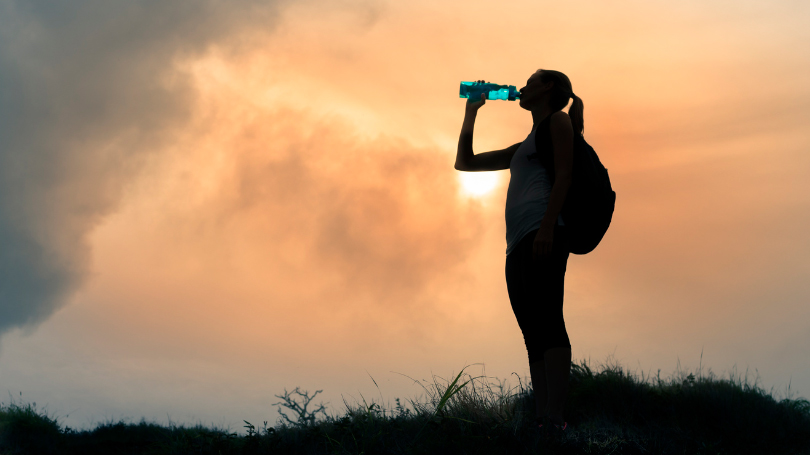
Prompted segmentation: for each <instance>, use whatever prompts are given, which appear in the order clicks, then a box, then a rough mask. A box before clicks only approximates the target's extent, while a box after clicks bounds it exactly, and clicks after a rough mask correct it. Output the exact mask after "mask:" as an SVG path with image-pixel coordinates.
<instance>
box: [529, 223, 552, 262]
mask: <svg viewBox="0 0 810 455" xmlns="http://www.w3.org/2000/svg"><path fill="white" fill-rule="evenodd" d="M553 245H554V227H552V228H550V229H549V228H546V227H543V226H540V229H539V230H538V231H537V235H535V236H534V244H533V245H532V259H533V260H535V261H536V260H538V259H539V258H540V256H545V255H547V254H550V253H551V248H552V246H553Z"/></svg>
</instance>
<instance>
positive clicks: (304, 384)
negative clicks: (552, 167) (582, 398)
mask: <svg viewBox="0 0 810 455" xmlns="http://www.w3.org/2000/svg"><path fill="white" fill-rule="evenodd" d="M242 6H244V7H245V8H247V6H245V5H242ZM242 6H240V7H242ZM20 11H22V8H20V9H19V10H18V11H17V12H16V13H17V14H18V16H17V18H18V19H19V23H21V24H22V23H25V22H24V21H25V20H31V21H32V20H33V19H30V16H26V15H24V14H23V13H22V12H20ZM146 13H148V11H146V12H144V14H146ZM809 13H810V9H809V8H808V7H807V6H805V5H804V4H803V3H799V2H783V3H781V4H780V5H778V6H774V5H765V4H764V3H755V2H715V3H713V4H712V5H706V4H704V3H703V2H697V1H690V2H678V4H668V5H663V4H660V3H649V2H641V1H638V2H628V3H626V4H624V6H623V7H622V8H621V9H618V8H615V7H609V6H608V5H606V4H603V3H602V2H586V1H582V2H567V3H564V4H551V3H542V2H523V3H521V2H516V3H514V4H509V5H504V6H501V7H499V8H497V9H495V10H493V7H492V5H491V3H484V2H463V3H461V2H458V3H453V2H440V3H436V2H427V1H415V2H372V1H368V2H360V1H346V2H317V1H308V2H301V3H296V4H288V3H284V4H281V3H279V4H278V7H277V9H272V10H271V11H270V12H268V13H267V14H268V17H270V18H271V19H272V20H268V21H266V22H263V21H261V20H257V19H255V18H251V17H250V15H244V16H243V15H239V14H236V13H234V14H233V15H232V16H227V17H222V15H220V14H217V12H216V11H213V12H211V11H208V12H203V13H199V14H200V15H201V16H200V17H203V18H205V19H206V20H203V21H199V23H200V25H199V27H201V28H205V27H209V28H211V29H212V30H214V29H216V30H218V31H217V33H213V32H211V33H210V34H205V33H204V30H203V31H199V30H196V29H194V31H190V32H188V35H186V34H183V33H178V34H177V35H172V36H173V37H174V38H173V41H172V40H169V41H167V43H168V44H166V46H168V47H170V48H171V49H174V51H173V52H169V51H168V50H166V49H163V48H162V47H159V46H156V45H155V46H152V45H151V44H149V45H148V44H144V42H145V41H139V40H133V41H132V42H133V45H132V46H130V47H131V48H133V49H135V50H132V49H130V48H128V47H127V46H126V43H117V42H113V43H112V44H109V45H107V46H109V48H110V49H113V50H116V49H118V48H117V47H116V46H121V48H122V49H125V51H122V52H130V53H134V52H135V51H139V50H142V52H141V53H139V54H137V55H138V58H139V59H138V60H134V63H131V62H127V61H125V60H126V59H122V60H121V61H122V63H121V65H122V66H121V68H118V67H114V68H113V69H109V70H108V72H107V73H104V75H103V76H94V75H93V74H92V73H93V72H91V71H89V70H88V71H87V74H88V75H89V76H88V77H96V78H98V80H99V81H101V82H103V83H107V82H109V86H110V87H111V88H112V89H116V91H117V92H120V93H122V94H121V95H120V96H119V95H116V96H117V97H118V98H116V99H115V100H110V99H109V98H99V99H98V100H97V101H98V103H100V105H101V106H102V107H104V109H102V110H101V111H103V112H105V114H104V115H103V116H102V114H93V115H96V117H91V118H93V119H97V120H100V121H99V122H98V123H97V124H96V123H94V126H93V127H92V128H89V127H87V130H86V132H85V133H82V135H81V137H80V138H81V150H82V151H83V152H82V153H85V154H84V155H76V156H79V157H81V156H86V157H87V158H86V159H84V161H82V160H81V159H80V160H79V161H75V160H74V161H70V162H69V163H71V164H65V165H64V167H63V168H62V169H68V170H65V171H64V172H65V174H64V175H65V176H66V177H64V179H63V180H59V182H64V183H59V185H56V184H53V185H52V186H49V187H48V188H57V189H58V191H59V192H58V194H59V195H60V196H59V198H58V199H57V201H62V202H58V203H57V202H54V203H53V204H54V208H53V209H52V211H49V210H51V209H49V208H48V207H50V206H45V207H44V210H43V212H44V213H45V215H43V219H44V220H49V221H48V223H45V222H44V221H43V222H42V223H41V224H32V225H31V226H30V229H32V230H36V229H40V226H42V227H41V229H42V232H44V233H43V234H42V235H41V237H37V238H41V239H45V240H42V241H43V242H47V244H48V245H50V246H51V247H52V248H53V251H56V252H57V253H58V255H56V256H55V257H57V258H86V259H81V261H79V262H77V263H78V264H80V265H81V267H80V268H81V270H84V272H82V273H81V274H79V276H80V277H79V278H76V279H75V286H74V287H73V288H71V289H70V290H68V291H65V292H64V295H62V296H61V297H60V298H61V300H60V302H59V303H58V304H55V307H56V308H59V309H58V311H55V312H52V314H51V313H47V314H46V316H44V317H42V318H41V320H39V321H38V322H37V323H35V324H28V325H23V324H19V326H22V329H19V328H11V329H9V330H8V331H7V332H6V333H5V334H4V335H3V337H2V340H0V383H2V384H4V385H5V387H6V388H7V389H8V391H10V392H11V393H13V394H14V395H16V394H17V393H18V392H19V391H22V393H23V397H24V398H26V397H27V399H30V400H32V401H36V402H37V403H40V404H47V405H48V406H49V409H50V410H52V411H54V412H56V413H57V414H58V415H61V416H65V415H66V414H70V416H69V417H66V418H67V421H68V422H69V424H71V425H72V426H82V425H89V424H91V423H93V422H98V421H102V420H104V419H107V418H120V417H124V418H132V419H135V420H137V419H139V418H140V417H146V418H147V419H153V420H157V421H165V418H166V416H167V414H168V415H169V417H171V418H172V419H173V420H174V421H180V422H191V423H194V422H196V421H198V420H199V421H202V422H203V423H205V424H209V423H214V424H223V425H232V426H233V428H234V429H235V428H237V427H239V423H240V422H241V421H242V419H247V420H250V421H254V423H255V422H260V421H263V420H268V421H274V420H275V418H276V417H277V413H276V409H275V407H274V406H270V403H273V402H275V401H277V399H276V398H275V397H274V395H276V394H280V393H282V391H283V388H285V387H286V388H287V389H288V390H290V389H292V388H294V387H296V386H301V388H302V389H307V390H310V391H314V390H316V389H323V393H322V394H321V395H319V397H318V399H316V402H318V401H321V400H322V401H323V402H324V403H327V402H328V403H329V406H328V407H329V408H330V412H340V411H341V410H342V409H343V402H342V400H343V399H344V398H345V399H346V400H347V401H348V402H349V403H353V402H355V399H356V400H358V401H361V397H360V393H362V395H363V396H364V397H365V398H366V399H367V400H369V399H372V398H374V399H375V400H378V399H379V397H380V394H382V396H383V398H384V399H385V400H386V402H390V403H393V401H394V398H396V397H400V398H403V399H404V398H406V397H414V398H415V397H416V396H417V395H419V394H420V393H421V392H422V389H421V388H419V387H418V386H416V385H414V384H412V383H411V381H410V380H408V379H407V378H405V377H403V376H401V375H398V374H396V373H394V372H399V373H402V374H406V375H409V376H411V377H413V378H415V379H422V378H424V379H428V380H429V381H430V375H431V372H433V373H434V374H437V375H439V376H442V377H445V378H446V377H448V376H450V375H451V374H455V373H458V371H459V370H460V369H461V368H462V367H464V366H465V365H468V364H474V363H481V364H484V365H485V366H486V374H487V375H489V376H493V377H498V378H501V379H507V378H508V377H509V376H510V374H511V373H512V372H516V373H517V374H519V375H521V376H522V377H527V375H528V364H527V358H526V351H525V347H524V345H523V340H522V337H521V334H520V330H519V328H518V326H517V323H516V321H515V319H514V315H513V314H512V312H511V308H510V306H509V300H508V296H507V294H506V286H505V279H504V270H503V268H504V259H505V257H504V250H505V247H506V243H505V226H504V217H503V209H504V201H505V195H506V186H507V184H508V179H509V173H508V171H501V172H498V173H497V177H498V181H497V182H498V183H497V185H496V186H495V188H494V189H493V190H492V191H491V192H489V193H487V194H485V195H483V196H474V195H472V194H470V193H469V192H467V191H465V189H464V186H463V184H462V181H461V180H460V175H459V174H460V173H459V172H458V171H455V170H454V169H453V162H454V159H455V148H456V141H457V138H458V132H459V129H460V127H461V120H462V118H463V105H464V100H462V99H459V98H457V95H456V91H457V88H458V82H459V81H461V80H474V79H486V80H490V81H493V82H497V83H509V84H514V85H517V86H518V87H521V86H522V85H523V84H525V80H526V79H527V78H528V77H529V75H531V74H532V73H533V72H534V71H535V70H536V69H538V68H548V69H556V70H560V71H563V72H565V73H566V74H567V75H568V76H569V77H570V78H571V81H572V83H573V86H574V91H575V92H576V93H577V94H578V95H579V96H580V97H581V98H582V99H583V101H584V104H585V111H584V113H585V137H586V139H587V140H588V141H589V142H590V143H591V144H592V145H593V146H594V147H595V148H596V150H597V151H598V152H599V155H600V157H601V158H602V161H603V163H604V164H605V165H606V166H607V168H608V169H609V171H610V176H611V180H612V182H613V186H614V189H615V190H616V192H617V206H616V212H615V215H614V220H613V224H612V226H611V228H610V230H609V231H608V234H607V235H606V237H605V239H604V241H603V243H602V244H601V245H600V246H599V248H598V249H597V250H596V251H595V252H593V253H592V254H588V255H586V256H572V257H571V259H570V260H569V267H568V274H567V280H566V300H565V307H564V309H565V318H566V325H567V328H568V332H569V335H570V338H571V343H572V346H573V355H574V358H575V359H582V358H591V359H592V360H593V361H595V362H601V361H605V360H606V358H607V357H608V356H609V355H614V356H615V357H616V358H617V359H618V360H619V361H621V362H622V363H623V364H624V365H626V366H628V367H629V368H631V369H633V368H637V369H638V370H639V371H641V370H643V371H645V372H649V371H652V372H653V373H655V371H656V370H657V369H659V368H660V369H661V370H662V376H663V375H665V374H667V375H668V374H670V373H671V372H672V371H674V369H675V367H676V363H677V362H678V361H680V364H681V366H684V367H688V368H696V367H697V365H698V362H699V360H700V355H701V350H702V351H703V359H702V362H703V365H704V367H706V366H708V367H711V368H712V370H713V371H714V372H716V373H718V374H725V372H727V371H729V370H730V369H732V368H733V367H734V365H736V366H737V368H738V369H739V370H745V369H746V367H750V369H751V370H752V371H753V370H754V369H755V368H756V369H757V371H758V373H759V374H760V377H761V383H762V384H764V385H765V386H767V387H774V388H775V390H776V391H777V392H783V391H784V389H786V388H787V385H788V383H789V382H790V384H791V390H792V391H794V392H796V391H798V393H799V394H801V395H804V396H808V394H810V360H809V359H810V352H809V351H808V346H810V343H808V342H810V323H808V322H807V321H810V308H808V305H807V301H808V297H810V285H808V284H807V283H808V281H807V279H806V277H807V274H808V272H810V260H809V259H808V253H810V242H808V237H807V235H806V231H807V229H808V227H810V215H808V214H810V211H808V208H810V196H808V195H809V194H810V184H808V181H807V179H806V175H807V174H808V171H810V158H808V154H807V153H806V152H807V150H808V146H809V145H810V135H808V132H807V129H806V127H805V125H806V124H807V122H808V120H810V86H808V84H807V83H806V82H805V80H806V76H805V75H806V74H807V71H808V70H810V54H808V52H807V50H806V43H807V42H808V36H807V35H808V32H807V31H806V30H805V28H806V27H804V25H806V23H807V20H808V18H810V14H809ZM43 14H44V13H43ZM127 18H130V19H127ZM141 19H143V16H141V15H138V14H134V13H131V14H130V16H126V15H123V16H121V19H120V21H123V23H125V24H126V23H128V22H127V21H131V22H129V24H130V25H132V26H133V27H134V26H137V25H138V24H139V22H138V21H139V20H141ZM77 20H78V19H77ZM105 20H106V21H107V22H105ZM105 20H102V21H101V22H100V23H101V24H106V25H104V26H102V25H98V26H95V27H94V28H93V27H91V32H92V33H96V34H97V36H95V37H94V38H97V40H98V42H99V43H102V44H98V45H99V46H104V44H103V42H104V40H103V37H104V36H106V35H105V33H109V30H110V27H113V25H112V24H114V23H116V22H115V21H113V20H112V19H105ZM9 24H12V21H9V20H7V21H6V22H5V23H0V26H2V25H5V26H6V27H9ZM226 26H227V27H226ZM9 29H10V28H9ZM190 30H191V29H190ZM222 30H224V31H222ZM92 33H91V34H90V36H91V37H93V35H92ZM184 33H185V32H184ZM197 34H201V35H200V36H203V37H205V39H206V40H207V41H206V42H205V45H202V44H201V45H197V44H189V43H190V42H191V38H190V37H191V36H197ZM70 36H73V35H70ZM123 37H124V38H126V37H127V35H126V34H125V33H124V34H123ZM23 39H24V38H19V40H20V42H21V43H23V44H24V42H23V41H22V40H23ZM76 39H78V38H76ZM187 41H188V42H187ZM92 42H96V41H92ZM139 46H140V47H139ZM172 46H174V47H172ZM195 46H196V47H195ZM9 49H12V48H11V47H8V48H6V49H5V52H6V53H5V54H3V55H11V54H12V50H9ZM156 49H160V50H159V51H158V50H156ZM87 52H90V54H91V55H92V52H94V50H93V49H90V50H88V51H87ZM97 52H98V53H99V55H100V57H99V58H105V59H112V58H114V57H110V56H109V55H114V54H105V53H103V52H102V51H101V50H97ZM124 55H129V54H126V53H125V54H124ZM152 56H155V57H154V59H153V58H152ZM158 56H159V57H160V58H158ZM77 58H79V57H78V56H77ZM88 58H91V57H88ZM43 61H47V60H46V59H45V58H44V57H43ZM161 62H162V63H164V65H163V66H158V63H161ZM127 65H129V66H127ZM79 68H81V66H79ZM104 68H107V67H106V66H105V67H104ZM150 68H158V69H159V70H158V71H148V69H150ZM25 71H34V70H31V69H27V68H26V69H25ZM20 72H21V74H24V71H23V70H20ZM136 76H138V77H137V78H136ZM144 78H146V79H148V80H149V81H150V82H149V83H150V84H153V85H150V86H149V87H153V88H152V89H150V90H156V91H155V92H154V93H162V92H160V90H163V91H165V92H166V93H170V94H171V95H172V96H171V97H169V98H167V99H166V100H162V99H159V97H156V98H155V100H153V101H149V102H148V103H146V102H144V103H143V104H139V103H141V101H140V97H142V96H143V93H147V92H148V93H152V92H149V91H147V90H146V89H144V91H142V92H136V91H135V90H134V89H132V90H131V91H128V90H129V89H128V87H129V85H128V84H126V82H127V81H134V82H133V83H134V84H135V85H137V84H145V82H144V80H145V79H144ZM42 83H43V84H46V83H48V82H47V81H45V82H42ZM76 84H78V82H77V83H76ZM77 86H78V85H77ZM68 88H70V86H68ZM112 89H111V90H112ZM118 89H121V90H120V91H118ZM66 90H67V89H66ZM75 91H76V93H79V94H81V93H83V92H82V91H81V90H79V89H78V88H77V89H76V90H75ZM131 94H134V95H131ZM83 99H84V98H82V97H81V96H76V97H68V96H67V95H65V97H64V99H58V100H56V101H50V102H52V103H54V106H55V107H54V109H56V108H59V109H66V110H71V109H73V108H76V109H79V110H80V109H82V108H83V104H82V103H83V101H82V100H83ZM91 99H92V98H91ZM113 101H115V102H113ZM149 103H151V104H149ZM161 103H164V104H161ZM87 104H89V101H88V102H87ZM93 112H96V111H93ZM167 112H170V113H171V115H170V114H168V113H167ZM108 119H109V120H108ZM86 124H87V122H83V123H82V128H84V127H85V126H86ZM130 125H136V126H137V127H131V126H130ZM31 128H32V131H36V128H37V127H36V126H31ZM42 128H44V127H42ZM530 128H531V117H530V115H529V113H528V112H526V111H523V110H521V109H520V108H519V107H518V106H517V104H516V103H510V102H489V103H487V105H486V106H484V108H483V109H482V110H481V111H480V113H479V116H478V123H477V125H476V130H475V142H474V148H475V151H476V152H483V151H487V150H492V149H496V148H504V147H506V146H508V145H511V144H513V143H515V142H519V141H521V140H523V139H524V137H525V136H526V135H527V134H528V132H529V130H530ZM60 131H61V130H59V129H56V128H55V127H54V128H53V130H48V131H47V133H48V134H52V135H54V137H57V138H58V137H60V136H59V134H60V133H59V132H60ZM82 131H85V130H82ZM71 137H72V136H71ZM65 142H67V141H65ZM64 147H67V146H64ZM71 150H72V149H71ZM66 162H67V161H66ZM74 167H75V169H74ZM31 172H34V171H31ZM60 175H61V174H60ZM80 176H81V178H80ZM47 178H50V177H43V179H47ZM46 181H47V180H46ZM53 191H54V192H55V191H56V190H53ZM48 194H50V193H48ZM53 194H56V193H53ZM20 200H22V199H21V198H20ZM49 200H52V199H49ZM85 201H92V202H94V204H95V205H92V206H91V205H90V204H89V203H87V204H85ZM64 207H71V212H70V213H67V212H65V213H67V214H65V213H63V211H64V210H67V209H64ZM83 207H90V208H88V209H87V210H88V211H91V212H92V216H90V217H84V218H77V217H76V216H74V215H72V214H73V213H74V212H75V213H80V212H81V210H83V209H82V208H83ZM94 207H95V208H94ZM9 213H10V212H9ZM50 213H55V215H50ZM3 216H9V215H8V213H4V214H3ZM53 220H56V221H53ZM73 220H78V221H73ZM32 223H33V222H32ZM71 223H74V224H75V225H76V226H77V227H75V229H73V227H72V226H74V224H71ZM57 227H59V228H58V229H57ZM36 232H39V231H36ZM64 232H68V233H73V234H71V235H72V236H67V234H64ZM77 239H78V241H77ZM77 245H79V246H77ZM55 254H56V253H55ZM60 260H62V259H60ZM82 267H83V268H82ZM468 371H470V372H471V373H478V374H480V373H481V371H482V370H481V366H480V365H477V366H474V367H472V369H468ZM369 375H371V376H372V377H373V378H374V379H375V380H376V381H377V383H378V384H379V385H380V391H377V389H376V387H375V386H374V384H373V382H372V380H371V378H369ZM512 383H514V384H513V385H516V381H514V380H512ZM341 395H342V396H343V398H341Z"/></svg>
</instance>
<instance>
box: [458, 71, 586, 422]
mask: <svg viewBox="0 0 810 455" xmlns="http://www.w3.org/2000/svg"><path fill="white" fill-rule="evenodd" d="M479 82H483V81H479ZM570 98H573V103H572V104H571V108H570V109H569V113H568V114H566V113H565V112H563V111H562V109H563V108H564V107H565V106H566V105H568V100H569V99H570ZM485 103H486V99H485V95H484V94H482V95H481V99H480V101H479V100H476V101H473V100H472V99H468V100H467V105H466V113H465V116H464V123H463V124H462V127H461V135H460V136H459V140H458V154H457V155H456V165H455V167H456V169H457V170H460V171H469V172H476V171H497V170H501V169H509V170H510V174H511V178H510V181H509V190H508V191H507V195H506V254H507V256H506V285H507V289H508V293H509V300H510V301H511V304H512V310H513V311H514V313H515V317H516V318H517V322H518V325H519V326H520V330H521V331H522V332H523V339H524V341H525V343H526V350H527V351H528V355H529V370H530V372H531V376H532V384H533V388H534V394H535V398H536V405H537V423H538V425H539V426H540V427H542V426H543V424H546V427H547V428H548V427H549V426H550V425H549V423H550V424H553V425H554V428H557V429H561V430H564V429H565V428H566V427H567V426H568V424H567V423H566V422H565V420H564V418H563V407H564V405H565V398H566V394H567V393H568V375H569V373H570V371H571V343H570V341H569V340H568V333H567V332H566V330H565V321H564V320H563V289H564V280H565V268H566V263H567V262H568V244H567V234H566V230H565V220H564V219H563V218H562V216H561V215H560V209H561V208H562V206H563V203H564V202H565V196H566V193H567V192H568V188H569V186H570V185H571V169H572V166H573V137H574V134H580V135H581V134H582V131H583V121H582V120H583V119H582V109H583V105H582V100H580V99H579V98H578V97H577V96H575V95H574V94H573V89H572V87H571V82H570V81H569V80H568V77H567V76H566V75H565V74H563V73H560V72H559V71H551V70H542V69H541V70H537V72H535V73H534V74H532V76H531V77H529V80H528V81H527V82H526V86H525V87H523V88H522V89H520V107H522V108H523V109H526V110H528V111H530V112H531V113H532V120H533V121H534V126H533V127H532V131H531V132H530V133H529V135H528V136H527V137H526V140H524V141H523V142H521V143H517V144H514V145H512V146H510V147H507V148H505V149H503V150H495V151H492V152H486V153H479V154H478V155H476V154H474V153H473V150H472V136H473V127H474V125H475V117H476V115H477V113H478V109H480V108H481V106H483V105H484V104H485ZM552 181H553V184H552V183H551V182H552ZM546 422H548V423H546Z"/></svg>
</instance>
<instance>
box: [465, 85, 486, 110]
mask: <svg viewBox="0 0 810 455" xmlns="http://www.w3.org/2000/svg"><path fill="white" fill-rule="evenodd" d="M475 82H478V83H480V84H483V83H484V81H475ZM486 102H487V94H486V92H482V93H481V100H480V101H473V98H472V97H470V98H467V106H466V109H467V112H473V113H475V112H478V109H479V108H481V106H483V105H484V104H486Z"/></svg>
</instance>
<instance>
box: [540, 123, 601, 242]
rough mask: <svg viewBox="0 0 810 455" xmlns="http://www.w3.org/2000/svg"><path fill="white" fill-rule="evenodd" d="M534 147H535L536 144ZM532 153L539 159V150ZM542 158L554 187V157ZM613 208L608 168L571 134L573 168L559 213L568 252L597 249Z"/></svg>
mask: <svg viewBox="0 0 810 455" xmlns="http://www.w3.org/2000/svg"><path fill="white" fill-rule="evenodd" d="M549 117H550V116H549ZM547 123H549V124H550V123H551V122H547ZM535 147H538V146H537V141H535ZM535 154H536V155H537V156H538V158H540V157H541V156H542V155H541V154H540V150H539V147H538V149H537V150H536V151H535ZM535 154H532V155H535ZM530 156H531V155H530ZM545 158H546V159H545V160H541V161H546V163H545V164H546V169H547V171H548V175H549V179H550V180H551V184H552V185H553V184H554V160H553V157H545ZM615 205H616V192H614V191H613V188H612V187H611V186H610V177H609V176H608V172H607V169H605V166H603V165H602V162H601V161H599V156H597V155H596V151H595V150H594V149H593V147H591V145H590V144H588V143H587V142H585V138H584V137H582V135H580V134H576V133H574V169H573V171H572V178H571V186H570V187H569V188H568V194H567V195H566V196H565V203H564V204H563V207H562V209H561V210H560V214H561V215H562V218H563V222H564V223H565V227H566V228H567V231H568V233H569V236H568V237H569V240H570V241H569V248H568V249H569V251H570V252H572V253H574V254H587V253H590V252H591V251H593V249H594V248H596V245H598V244H599V242H600V241H601V240H602V237H604V236H605V232H607V230H608V227H609V226H610V221H611V219H612V218H613V209H614V208H615Z"/></svg>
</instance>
